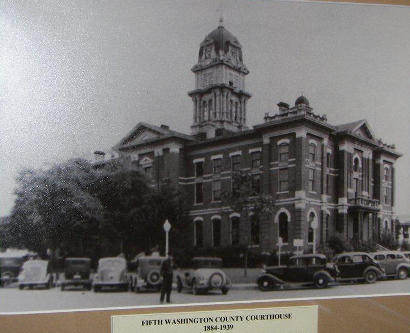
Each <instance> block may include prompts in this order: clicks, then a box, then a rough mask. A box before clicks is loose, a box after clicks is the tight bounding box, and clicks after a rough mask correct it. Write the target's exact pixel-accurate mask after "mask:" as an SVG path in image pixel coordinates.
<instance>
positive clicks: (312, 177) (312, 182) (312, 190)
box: [309, 169, 315, 192]
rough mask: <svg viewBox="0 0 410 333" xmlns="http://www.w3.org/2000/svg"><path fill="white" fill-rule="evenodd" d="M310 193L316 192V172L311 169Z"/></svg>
mask: <svg viewBox="0 0 410 333" xmlns="http://www.w3.org/2000/svg"><path fill="white" fill-rule="evenodd" d="M309 191H311V192H314V191H315V170H313V169H309Z"/></svg>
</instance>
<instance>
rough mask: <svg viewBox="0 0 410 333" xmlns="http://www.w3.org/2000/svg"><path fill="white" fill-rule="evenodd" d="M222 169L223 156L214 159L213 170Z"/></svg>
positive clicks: (219, 171)
mask: <svg viewBox="0 0 410 333" xmlns="http://www.w3.org/2000/svg"><path fill="white" fill-rule="evenodd" d="M221 171H222V158H216V159H214V160H212V172H213V173H221Z"/></svg>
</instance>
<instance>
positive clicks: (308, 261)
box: [257, 254, 339, 291]
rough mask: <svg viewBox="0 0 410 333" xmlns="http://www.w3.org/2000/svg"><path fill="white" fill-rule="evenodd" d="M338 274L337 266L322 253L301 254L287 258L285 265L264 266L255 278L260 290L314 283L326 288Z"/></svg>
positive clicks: (316, 285)
mask: <svg viewBox="0 0 410 333" xmlns="http://www.w3.org/2000/svg"><path fill="white" fill-rule="evenodd" d="M338 275H339V270H338V268H337V266H336V265H335V264H333V263H329V262H327V259H326V256H324V255H323V254H303V255H297V256H293V257H290V258H289V261H288V264H287V265H286V266H271V267H266V268H265V269H264V270H263V272H262V274H261V275H260V276H259V277H258V279H257V284H258V287H259V289H260V290H262V291H268V290H273V289H274V288H275V287H277V286H284V285H290V286H292V285H314V286H315V287H316V288H326V287H327V286H328V284H329V282H334V281H335V280H336V279H337V277H338Z"/></svg>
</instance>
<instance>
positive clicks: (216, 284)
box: [209, 273, 224, 288]
mask: <svg viewBox="0 0 410 333" xmlns="http://www.w3.org/2000/svg"><path fill="white" fill-rule="evenodd" d="M223 283H224V277H223V276H222V274H221V273H213V274H212V275H211V276H210V277H209V286H210V287H211V288H222V285H223Z"/></svg>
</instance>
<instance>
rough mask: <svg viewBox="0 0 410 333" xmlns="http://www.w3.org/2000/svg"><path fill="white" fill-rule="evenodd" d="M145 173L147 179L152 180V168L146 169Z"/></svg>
mask: <svg viewBox="0 0 410 333" xmlns="http://www.w3.org/2000/svg"><path fill="white" fill-rule="evenodd" d="M144 173H145V175H146V176H147V177H149V178H152V166H149V167H145V168H144Z"/></svg>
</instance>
